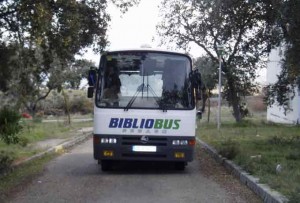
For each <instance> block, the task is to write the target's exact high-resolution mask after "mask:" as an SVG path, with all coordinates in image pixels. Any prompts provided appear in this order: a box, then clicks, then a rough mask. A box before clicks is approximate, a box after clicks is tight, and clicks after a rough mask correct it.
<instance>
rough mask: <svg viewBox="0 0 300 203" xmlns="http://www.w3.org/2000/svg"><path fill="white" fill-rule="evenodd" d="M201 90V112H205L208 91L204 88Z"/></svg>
mask: <svg viewBox="0 0 300 203" xmlns="http://www.w3.org/2000/svg"><path fill="white" fill-rule="evenodd" d="M201 92H202V108H201V111H202V113H204V112H205V106H206V101H207V99H208V97H209V96H208V93H207V91H206V88H203V89H202V91H201Z"/></svg>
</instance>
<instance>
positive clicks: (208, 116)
mask: <svg viewBox="0 0 300 203" xmlns="http://www.w3.org/2000/svg"><path fill="white" fill-rule="evenodd" d="M208 92H209V93H208V95H210V90H209V91H208ZM207 101H208V111H207V123H209V121H210V97H208V99H207Z"/></svg>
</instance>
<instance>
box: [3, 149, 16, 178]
mask: <svg viewBox="0 0 300 203" xmlns="http://www.w3.org/2000/svg"><path fill="white" fill-rule="evenodd" d="M13 160H14V157H13V155H12V153H11V152H7V151H3V150H0V174H1V173H3V172H4V171H6V170H7V169H9V167H10V166H11V164H12V162H13Z"/></svg>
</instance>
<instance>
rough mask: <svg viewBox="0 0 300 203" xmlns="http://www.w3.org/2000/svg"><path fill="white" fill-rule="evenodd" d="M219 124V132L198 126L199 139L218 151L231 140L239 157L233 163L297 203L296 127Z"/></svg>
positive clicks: (299, 176) (298, 146)
mask: <svg viewBox="0 0 300 203" xmlns="http://www.w3.org/2000/svg"><path fill="white" fill-rule="evenodd" d="M222 121H223V122H224V123H226V124H222V126H221V131H218V130H217V129H216V127H215V125H213V126H212V125H206V124H205V123H204V122H203V123H200V124H201V127H199V128H198V129H199V130H198V133H199V136H200V138H201V139H202V140H203V141H205V142H206V143H209V144H210V145H212V146H214V147H215V148H216V149H217V150H218V151H220V149H222V148H226V147H225V145H224V143H227V142H229V143H230V140H234V142H235V143H236V144H232V145H233V146H238V148H239V153H237V155H236V156H235V158H233V162H235V163H236V164H238V165H239V166H241V167H242V168H243V169H244V170H245V171H247V172H249V173H251V174H252V175H254V176H255V177H258V178H259V179H260V183H265V184H268V185H269V186H270V187H271V188H272V189H275V190H278V191H279V192H281V193H283V194H284V195H286V196H287V197H288V198H289V199H295V200H294V202H297V201H296V199H297V198H298V202H299V190H297V188H299V182H300V157H299V154H300V151H299V150H300V137H299V127H297V126H286V125H279V124H277V125H274V124H266V123H265V124H264V123H262V122H261V121H259V120H254V118H251V119H250V118H247V119H245V121H247V122H244V121H243V122H242V123H243V125H241V124H242V123H234V121H230V122H229V121H228V120H226V121H225V120H224V117H223V120H222ZM229 146H230V144H229ZM228 148H229V149H230V147H228ZM231 148H233V147H231ZM228 151H230V150H228V149H227V151H226V153H228ZM228 154H229V153H228ZM278 164H280V165H281V166H282V170H281V172H276V166H277V165H278Z"/></svg>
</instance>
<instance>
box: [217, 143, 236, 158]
mask: <svg viewBox="0 0 300 203" xmlns="http://www.w3.org/2000/svg"><path fill="white" fill-rule="evenodd" d="M218 152H219V154H220V155H222V156H223V157H226V158H227V159H230V160H232V159H234V158H235V157H236V156H237V155H238V154H239V153H240V148H239V144H238V143H237V142H236V141H233V140H230V139H229V140H226V141H224V142H222V143H221V145H220V147H219V150H218Z"/></svg>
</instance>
